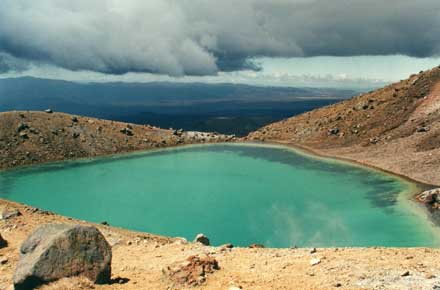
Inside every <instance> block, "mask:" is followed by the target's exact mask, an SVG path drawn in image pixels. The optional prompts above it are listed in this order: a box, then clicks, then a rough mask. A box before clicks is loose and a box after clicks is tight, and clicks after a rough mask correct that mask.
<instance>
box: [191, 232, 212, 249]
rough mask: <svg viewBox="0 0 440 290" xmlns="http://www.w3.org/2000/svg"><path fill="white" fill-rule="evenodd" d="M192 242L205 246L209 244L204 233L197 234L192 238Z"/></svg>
mask: <svg viewBox="0 0 440 290" xmlns="http://www.w3.org/2000/svg"><path fill="white" fill-rule="evenodd" d="M194 242H198V243H201V244H203V245H205V246H209V239H208V237H207V236H205V235H204V234H198V235H197V236H196V238H195V239H194Z"/></svg>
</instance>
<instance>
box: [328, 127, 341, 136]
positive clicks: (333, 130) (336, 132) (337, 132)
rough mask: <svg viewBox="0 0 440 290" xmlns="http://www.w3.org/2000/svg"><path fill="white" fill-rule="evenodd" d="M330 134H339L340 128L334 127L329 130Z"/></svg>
mask: <svg viewBox="0 0 440 290" xmlns="http://www.w3.org/2000/svg"><path fill="white" fill-rule="evenodd" d="M328 134H329V135H338V134H339V128H332V129H330V130H328Z"/></svg>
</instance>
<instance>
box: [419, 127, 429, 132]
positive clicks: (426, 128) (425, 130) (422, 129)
mask: <svg viewBox="0 0 440 290" xmlns="http://www.w3.org/2000/svg"><path fill="white" fill-rule="evenodd" d="M416 131H417V132H419V133H423V132H428V131H429V127H428V126H420V127H417V129H416Z"/></svg>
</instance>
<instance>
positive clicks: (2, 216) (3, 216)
mask: <svg viewBox="0 0 440 290" xmlns="http://www.w3.org/2000/svg"><path fill="white" fill-rule="evenodd" d="M18 216H21V212H20V211H19V210H18V209H10V208H4V209H2V211H1V212H0V220H7V219H11V218H15V217H18Z"/></svg>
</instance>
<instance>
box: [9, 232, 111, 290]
mask: <svg viewBox="0 0 440 290" xmlns="http://www.w3.org/2000/svg"><path fill="white" fill-rule="evenodd" d="M111 259H112V252H111V247H110V245H109V244H108V243H107V241H106V240H105V238H104V236H103V235H102V234H101V233H100V232H99V231H98V229H96V228H95V227H88V226H79V225H67V224H46V225H42V226H40V227H39V228H37V229H36V230H35V231H34V232H33V233H32V234H31V235H30V236H29V237H28V238H27V239H26V240H25V241H24V242H23V244H22V246H21V249H20V260H19V262H18V264H17V268H16V271H15V274H14V286H15V289H16V290H20V289H34V288H35V287H37V286H39V285H41V284H44V283H48V282H52V281H55V280H58V279H61V278H64V277H72V276H84V277H87V278H88V279H90V280H91V281H93V282H95V283H98V284H103V283H107V282H109V281H110V275H111Z"/></svg>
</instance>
